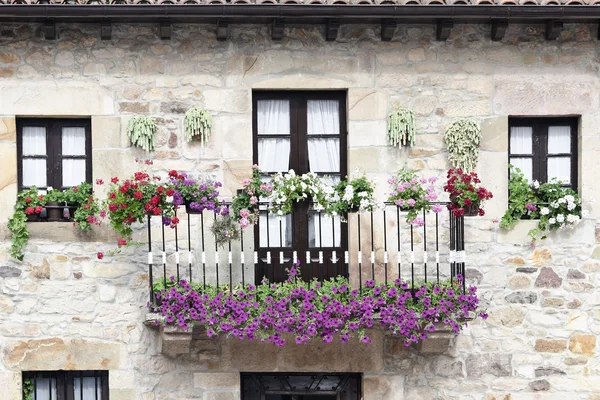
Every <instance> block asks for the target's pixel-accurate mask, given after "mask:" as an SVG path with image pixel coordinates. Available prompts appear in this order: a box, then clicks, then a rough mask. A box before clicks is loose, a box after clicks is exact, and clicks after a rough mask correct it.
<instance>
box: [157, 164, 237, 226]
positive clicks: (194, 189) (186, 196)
mask: <svg viewBox="0 0 600 400" xmlns="http://www.w3.org/2000/svg"><path fill="white" fill-rule="evenodd" d="M169 179H170V182H171V185H169V187H168V188H167V191H166V194H167V196H173V203H174V204H175V205H177V206H180V205H183V204H186V205H187V206H188V207H189V208H190V210H193V211H197V212H202V211H204V210H209V211H214V212H215V213H217V214H221V215H227V214H229V208H228V207H227V205H225V204H224V203H223V202H221V201H219V199H218V197H219V190H218V189H219V188H220V187H221V186H222V184H221V182H216V181H211V180H204V181H199V180H196V179H194V178H192V177H190V176H188V174H186V173H185V172H178V171H176V170H171V171H169Z"/></svg>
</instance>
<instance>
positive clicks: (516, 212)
mask: <svg viewBox="0 0 600 400" xmlns="http://www.w3.org/2000/svg"><path fill="white" fill-rule="evenodd" d="M509 168H510V178H509V180H508V209H507V210H506V212H505V213H504V215H503V216H502V219H501V220H500V228H502V229H512V228H513V227H514V226H515V225H516V224H517V221H519V220H521V219H523V217H525V216H527V215H529V217H530V218H532V219H535V218H538V217H539V210H535V211H533V210H530V209H528V208H527V204H538V203H540V199H539V198H538V197H537V196H536V195H535V193H534V191H533V188H532V187H531V186H530V185H529V182H528V181H527V178H525V175H523V173H522V172H521V170H520V169H519V168H515V167H514V166H512V165H509Z"/></svg>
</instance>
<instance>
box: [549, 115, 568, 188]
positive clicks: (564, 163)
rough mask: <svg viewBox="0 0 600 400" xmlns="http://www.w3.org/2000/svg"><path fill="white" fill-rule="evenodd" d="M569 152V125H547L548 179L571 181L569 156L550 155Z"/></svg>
mask: <svg viewBox="0 0 600 400" xmlns="http://www.w3.org/2000/svg"><path fill="white" fill-rule="evenodd" d="M570 152H571V127H570V126H550V127H548V180H551V179H552V178H556V179H558V180H559V181H562V182H563V183H571V157H551V155H552V154H564V153H570Z"/></svg>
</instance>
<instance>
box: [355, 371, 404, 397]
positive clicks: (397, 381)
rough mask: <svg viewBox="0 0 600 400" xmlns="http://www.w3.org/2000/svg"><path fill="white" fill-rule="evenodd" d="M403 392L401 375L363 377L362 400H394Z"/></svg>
mask: <svg viewBox="0 0 600 400" xmlns="http://www.w3.org/2000/svg"><path fill="white" fill-rule="evenodd" d="M403 392H404V377H403V376H401V375H365V376H364V377H363V393H364V400H395V399H398V398H399V396H401V395H402V393H403Z"/></svg>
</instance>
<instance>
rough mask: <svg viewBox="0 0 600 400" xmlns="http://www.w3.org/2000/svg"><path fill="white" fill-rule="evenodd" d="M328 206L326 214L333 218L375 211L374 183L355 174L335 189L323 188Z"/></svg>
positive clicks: (326, 186) (325, 186) (327, 186)
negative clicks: (352, 213)
mask: <svg viewBox="0 0 600 400" xmlns="http://www.w3.org/2000/svg"><path fill="white" fill-rule="evenodd" d="M323 192H324V193H325V201H326V203H327V206H326V208H325V212H326V213H327V214H328V215H332V216H337V215H340V216H343V215H344V214H347V213H349V212H367V211H373V209H374V208H375V207H376V202H375V199H374V190H373V183H372V182H371V181H369V180H368V179H367V177H366V176H364V175H358V172H355V173H354V174H353V176H351V177H349V178H348V180H342V181H340V182H339V183H338V184H337V185H335V187H331V186H329V185H324V186H323Z"/></svg>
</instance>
